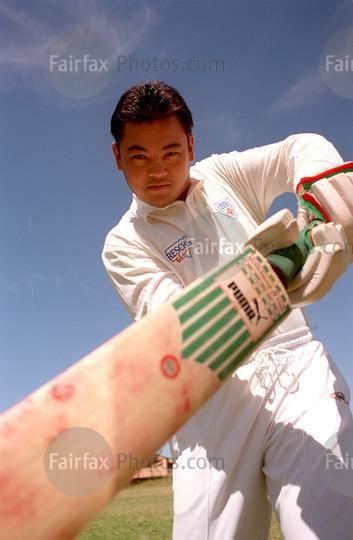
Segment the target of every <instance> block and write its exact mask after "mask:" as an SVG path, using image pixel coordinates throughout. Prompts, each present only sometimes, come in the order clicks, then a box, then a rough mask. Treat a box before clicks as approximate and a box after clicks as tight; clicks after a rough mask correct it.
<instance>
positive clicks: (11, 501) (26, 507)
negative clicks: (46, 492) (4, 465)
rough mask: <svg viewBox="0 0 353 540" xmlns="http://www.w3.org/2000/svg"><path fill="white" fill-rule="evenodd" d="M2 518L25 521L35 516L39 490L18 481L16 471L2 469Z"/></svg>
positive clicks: (0, 517) (0, 507) (0, 487)
mask: <svg viewBox="0 0 353 540" xmlns="http://www.w3.org/2000/svg"><path fill="white" fill-rule="evenodd" d="M0 494H1V496H0V520H1V521H3V520H5V519H9V520H11V522H12V521H13V520H15V521H16V522H17V523H23V522H25V521H28V520H30V519H32V518H33V517H35V515H36V511H35V502H36V499H37V495H38V490H35V489H30V488H29V487H28V485H21V484H19V483H17V481H16V474H15V473H2V472H1V471H0Z"/></svg>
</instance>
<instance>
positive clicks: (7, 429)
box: [0, 422, 16, 438]
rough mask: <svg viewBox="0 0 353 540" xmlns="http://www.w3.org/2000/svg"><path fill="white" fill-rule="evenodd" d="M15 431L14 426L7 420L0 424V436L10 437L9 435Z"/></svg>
mask: <svg viewBox="0 0 353 540" xmlns="http://www.w3.org/2000/svg"><path fill="white" fill-rule="evenodd" d="M15 431H16V429H15V427H14V426H13V425H12V424H10V423H9V422H4V423H3V424H1V425H0V437H1V438H7V437H11V435H13V434H14V432H15Z"/></svg>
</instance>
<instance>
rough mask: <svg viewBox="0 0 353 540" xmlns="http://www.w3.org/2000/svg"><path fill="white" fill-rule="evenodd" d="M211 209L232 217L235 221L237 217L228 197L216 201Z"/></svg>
mask: <svg viewBox="0 0 353 540" xmlns="http://www.w3.org/2000/svg"><path fill="white" fill-rule="evenodd" d="M213 208H214V209H215V210H217V212H221V213H222V214H225V215H226V216H229V217H232V218H234V219H236V217H237V212H236V210H235V208H234V205H233V203H232V201H231V200H230V198H229V197H225V198H224V199H220V200H219V201H217V202H216V203H215V204H214V205H213Z"/></svg>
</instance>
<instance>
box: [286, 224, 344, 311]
mask: <svg viewBox="0 0 353 540" xmlns="http://www.w3.org/2000/svg"><path fill="white" fill-rule="evenodd" d="M311 240H312V242H313V244H314V246H315V247H314V249H313V250H312V252H311V253H310V255H309V257H308V258H307V260H306V262H305V264H304V266H303V268H302V269H301V270H300V271H299V272H298V274H297V275H296V276H295V278H294V279H293V281H291V283H290V284H289V286H288V290H287V292H288V296H289V298H290V301H291V304H292V306H296V307H297V306H304V305H307V304H311V303H312V302H316V301H317V300H319V299H320V298H322V297H323V296H325V294H326V293H327V292H328V291H329V290H330V289H331V287H332V286H333V285H334V283H335V282H336V281H337V279H338V278H339V277H340V276H341V275H342V274H344V272H345V271H346V270H347V268H348V265H349V263H350V257H349V255H348V253H347V252H346V244H347V238H346V235H345V232H344V230H343V227H342V225H336V224H334V223H332V222H331V223H322V224H320V225H317V226H316V227H314V228H313V229H312V231H311Z"/></svg>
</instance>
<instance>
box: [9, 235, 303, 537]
mask: <svg viewBox="0 0 353 540" xmlns="http://www.w3.org/2000/svg"><path fill="white" fill-rule="evenodd" d="M289 249H290V248H289ZM304 251H305V250H304ZM293 253H294V259H295V258H297V256H298V246H297V247H296V248H295V249H294V252H293V250H292V253H291V254H290V255H291V257H290V259H291V260H290V263H289V266H290V268H289V267H288V259H287V262H286V263H285V264H284V265H282V274H281V271H280V268H281V260H279V259H285V258H286V257H285V255H286V253H285V250H281V253H279V254H277V255H274V259H273V261H272V263H271V264H273V267H275V269H276V270H275V271H274V270H273V267H272V266H271V264H270V262H269V260H267V259H266V258H264V257H263V256H262V255H261V254H260V252H259V251H257V250H256V249H255V248H254V247H252V246H250V245H249V246H247V247H246V248H245V250H244V252H243V253H242V254H240V255H238V256H236V257H234V258H233V259H232V260H230V261H229V262H227V263H226V264H224V265H222V266H220V267H218V268H216V269H214V270H212V271H211V272H208V273H207V274H206V275H205V276H203V277H202V278H200V279H198V280H196V281H195V282H194V283H192V284H191V285H190V286H188V287H187V288H185V289H184V290H183V291H182V292H181V293H180V294H178V295H177V296H175V297H173V298H172V299H171V300H170V301H169V302H166V303H165V304H163V305H162V306H160V307H159V308H158V309H157V310H156V311H155V312H153V313H152V314H150V315H148V316H146V317H144V318H143V319H142V320H141V321H139V322H138V323H135V324H133V325H131V326H130V327H128V328H127V329H126V330H124V331H123V332H121V333H120V334H118V335H117V336H115V337H113V338H112V339H111V340H109V341H108V342H106V343H105V344H103V345H102V346H101V347H99V348H97V349H96V350H95V351H93V352H92V353H90V354H89V355H88V356H86V357H85V358H83V359H82V360H81V361H79V362H78V363H76V364H75V365H73V366H72V367H70V368H69V369H68V370H66V371H65V372H64V373H62V374H60V375H59V376H57V377H56V378H55V379H53V380H51V381H50V382H48V383H47V384H46V385H45V386H43V387H42V388H40V389H39V390H37V391H36V392H34V393H33V394H32V395H30V396H29V397H28V398H27V399H24V400H23V401H22V402H20V403H19V404H18V405H16V406H14V407H13V408H12V409H10V410H8V411H7V412H5V413H4V414H2V415H1V417H0V441H1V442H0V538H1V539H4V540H10V539H11V540H16V539H21V540H23V539H24V538H25V539H26V540H31V539H33V540H49V539H50V540H59V539H60V540H64V539H72V538H75V536H76V535H77V534H78V533H79V531H80V530H81V529H82V528H83V527H84V525H85V524H87V523H88V522H89V521H91V520H92V519H93V518H94V517H95V516H96V514H97V513H98V512H99V511H100V510H101V509H102V508H103V507H104V506H105V505H106V504H107V503H108V502H109V501H110V499H111V498H112V497H113V496H114V495H115V494H116V493H117V492H118V491H119V490H120V489H121V488H123V487H124V486H126V485H127V484H128V483H129V481H130V480H131V478H132V477H133V475H134V474H135V472H136V471H137V470H138V469H139V468H140V467H142V466H143V465H144V464H146V460H147V458H149V457H150V456H151V455H152V454H153V453H155V452H156V451H157V450H158V449H159V448H161V446H162V445H163V444H164V443H165V442H166V441H167V440H168V439H169V438H170V437H171V436H172V435H173V434H174V433H175V432H176V431H177V430H178V429H179V428H181V426H183V424H185V422H187V420H188V419H189V418H190V417H191V416H192V415H194V414H195V413H196V412H197V411H198V410H199V409H200V407H201V406H202V405H203V404H204V403H205V402H206V401H207V400H208V399H209V398H210V397H211V396H212V395H213V394H214V393H215V392H216V391H217V390H218V389H219V388H220V386H221V385H222V382H223V381H224V380H225V379H226V378H227V376H228V375H230V374H231V373H232V372H233V371H234V370H235V369H236V367H237V366H238V365H239V364H240V363H241V362H243V361H244V359H246V358H247V357H248V356H249V355H250V354H251V353H252V352H254V351H255V349H256V348H257V346H258V345H259V344H260V343H261V342H262V341H263V340H264V339H265V338H266V336H267V335H268V334H270V333H271V332H272V331H273V330H274V328H275V327H276V326H277V325H278V324H279V323H280V322H281V321H282V320H283V319H284V318H285V317H286V316H287V315H288V314H289V313H290V311H291V308H290V303H289V298H288V295H287V293H286V289H285V286H284V284H285V283H286V279H285V278H284V275H287V280H290V277H291V275H293V274H294V273H295V272H296V271H297V269H298V264H299V265H300V264H302V263H303V261H304V260H305V256H306V255H305V253H304V252H303V250H302V249H299V254H300V256H301V259H300V257H299V259H300V261H299V262H298V261H297V262H296V264H294V265H293ZM276 257H277V258H276ZM279 275H280V278H279V277H278V276H279Z"/></svg>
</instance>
